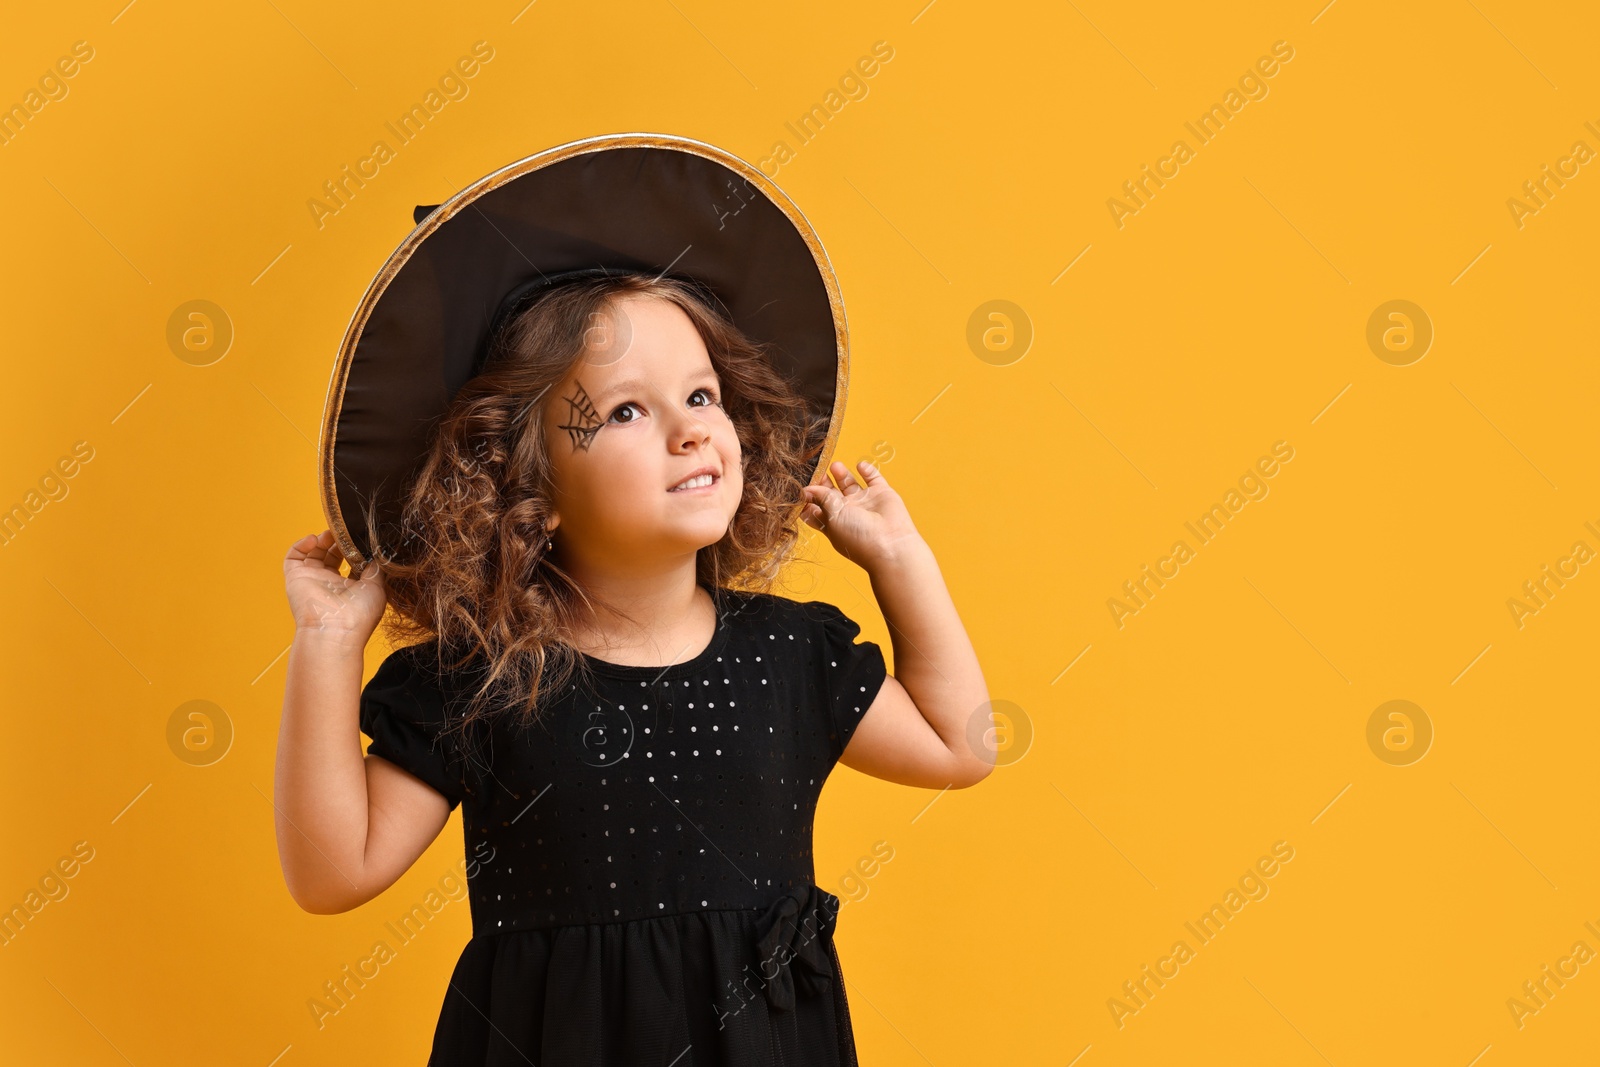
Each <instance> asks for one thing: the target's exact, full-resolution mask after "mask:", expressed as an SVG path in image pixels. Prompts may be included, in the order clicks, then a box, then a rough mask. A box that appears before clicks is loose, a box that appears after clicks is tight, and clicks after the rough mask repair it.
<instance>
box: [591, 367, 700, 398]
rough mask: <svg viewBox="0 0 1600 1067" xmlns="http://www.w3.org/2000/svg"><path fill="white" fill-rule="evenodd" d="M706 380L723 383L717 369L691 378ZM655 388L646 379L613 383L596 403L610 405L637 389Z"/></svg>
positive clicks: (652, 383)
mask: <svg viewBox="0 0 1600 1067" xmlns="http://www.w3.org/2000/svg"><path fill="white" fill-rule="evenodd" d="M706 379H712V380H714V381H721V379H720V378H719V377H718V376H717V370H716V368H715V367H707V368H706V369H705V370H704V371H701V372H699V373H697V374H694V375H692V376H690V378H689V380H690V381H691V382H697V381H704V380H706ZM654 386H655V383H654V382H652V381H647V380H646V379H644V378H627V379H624V380H623V381H620V382H613V383H612V384H611V386H610V388H608V389H606V390H605V391H603V392H602V393H601V394H600V395H599V396H598V397H597V398H595V400H594V403H595V405H596V406H597V407H598V406H599V405H601V404H609V403H610V402H611V401H612V400H613V399H615V398H616V397H617V396H619V395H626V394H627V393H630V392H632V391H633V390H635V389H644V388H653V387H654Z"/></svg>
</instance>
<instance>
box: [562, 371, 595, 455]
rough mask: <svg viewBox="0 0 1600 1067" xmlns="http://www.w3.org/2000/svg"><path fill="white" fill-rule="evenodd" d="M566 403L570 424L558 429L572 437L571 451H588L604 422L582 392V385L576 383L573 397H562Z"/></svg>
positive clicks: (585, 393) (587, 395)
mask: <svg viewBox="0 0 1600 1067" xmlns="http://www.w3.org/2000/svg"><path fill="white" fill-rule="evenodd" d="M563 399H565V400H566V402H567V409H568V412H569V414H568V418H570V419H571V420H572V422H570V423H562V424H561V425H560V427H559V428H560V429H563V430H565V431H567V433H568V434H569V435H571V437H572V450H573V451H574V452H576V451H578V450H579V449H582V450H583V451H585V452H587V451H589V446H590V445H591V444H593V443H594V435H595V434H597V433H599V432H600V427H602V426H604V425H605V420H604V419H602V418H601V417H600V412H599V411H598V410H597V409H596V408H595V406H594V401H592V400H590V399H589V394H588V393H587V392H586V391H585V390H584V388H583V383H582V382H579V383H578V391H577V393H576V394H575V395H573V396H569V397H564V398H563Z"/></svg>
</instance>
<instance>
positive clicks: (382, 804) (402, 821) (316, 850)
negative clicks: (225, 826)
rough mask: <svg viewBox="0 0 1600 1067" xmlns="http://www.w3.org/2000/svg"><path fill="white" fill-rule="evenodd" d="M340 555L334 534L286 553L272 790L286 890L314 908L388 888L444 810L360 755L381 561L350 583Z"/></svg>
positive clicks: (353, 903)
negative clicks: (286, 639) (286, 628)
mask: <svg viewBox="0 0 1600 1067" xmlns="http://www.w3.org/2000/svg"><path fill="white" fill-rule="evenodd" d="M342 562H343V555H342V554H341V553H340V551H339V548H338V545H337V544H336V543H334V539H333V534H332V533H331V532H330V531H324V532H323V533H322V534H321V536H308V537H305V538H302V539H301V540H300V541H299V542H297V543H296V544H295V545H293V546H292V547H291V548H290V549H289V554H288V556H287V557H286V558H285V560H284V573H285V582H286V585H287V589H288V594H289V601H290V608H291V610H292V611H293V613H294V616H295V624H296V625H295V636H294V644H293V645H291V646H290V649H289V665H288V674H289V676H288V681H287V683H286V685H285V687H284V697H283V721H282V724H281V726H280V728H279V732H278V760H277V767H276V772H275V778H274V787H273V792H274V794H275V796H274V799H273V808H274V811H275V818H276V827H277V837H278V859H279V862H280V863H281V864H282V866H283V875H284V881H285V883H286V884H287V885H288V889H289V895H290V896H291V897H293V898H294V901H295V903H297V904H299V905H300V906H301V907H302V908H304V909H305V910H306V911H309V912H313V913H315V914H319V915H327V914H333V913H336V912H342V911H349V910H350V909H351V908H355V907H358V906H360V905H361V904H364V903H366V902H367V901H368V900H371V899H372V898H373V897H375V896H377V895H378V894H379V893H381V892H383V891H384V890H385V889H387V888H388V887H389V886H391V885H393V884H394V882H395V880H396V879H398V878H399V877H400V876H401V875H402V874H404V873H405V872H406V871H407V870H408V869H409V868H410V867H411V865H412V864H413V863H415V862H416V859H417V857H418V856H420V855H421V854H422V853H423V851H424V850H425V849H426V848H427V847H428V845H429V844H430V843H432V841H433V839H434V838H435V837H437V836H438V834H439V831H440V830H441V829H443V828H444V824H445V822H446V821H447V820H448V819H449V817H450V804H449V801H448V800H446V799H445V797H443V796H442V795H441V794H439V793H438V792H436V791H435V790H434V789H433V788H432V787H430V786H428V785H426V784H424V783H423V782H422V781H420V780H419V779H416V778H413V777H412V776H411V775H409V774H407V773H406V772H404V771H402V770H400V769H399V768H398V767H395V766H394V765H393V764H391V763H389V762H388V761H387V760H384V759H380V758H378V757H376V756H370V757H369V756H366V755H365V754H363V752H362V750H361V727H360V721H359V715H360V700H361V674H362V666H363V661H362V650H363V649H364V648H365V647H366V644H367V638H368V637H369V636H370V635H371V633H372V631H373V630H374V629H375V628H376V625H377V621H378V619H380V618H381V617H382V615H383V605H384V600H385V598H384V593H383V582H382V577H381V575H379V574H378V573H377V568H376V567H369V571H368V576H367V577H364V578H361V579H359V580H355V579H350V578H345V577H343V576H342V575H341V574H340V573H339V566H340V564H341V563H342Z"/></svg>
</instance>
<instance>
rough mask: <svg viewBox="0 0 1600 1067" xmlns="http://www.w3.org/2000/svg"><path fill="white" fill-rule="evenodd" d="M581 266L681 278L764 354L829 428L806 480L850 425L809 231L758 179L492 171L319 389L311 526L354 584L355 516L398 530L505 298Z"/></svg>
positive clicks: (671, 170) (412, 252) (432, 233)
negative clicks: (335, 551) (318, 506)
mask: <svg viewBox="0 0 1600 1067" xmlns="http://www.w3.org/2000/svg"><path fill="white" fill-rule="evenodd" d="M424 210H426V209H425V208H419V209H418V214H421V212H422V211H424ZM593 266H608V267H627V268H633V269H638V270H643V271H648V272H651V273H663V272H667V271H670V272H671V273H673V274H678V275H687V276H689V277H692V278H694V279H696V280H698V281H700V282H702V283H703V284H704V285H705V286H707V287H708V288H709V289H710V290H711V291H712V292H713V293H714V294H715V295H716V297H717V298H718V299H719V300H720V301H721V302H722V304H723V305H724V307H725V308H726V309H727V311H728V313H729V314H730V316H731V318H732V320H733V322H734V324H735V325H736V326H738V327H739V329H741V330H742V331H744V333H745V334H746V335H748V336H749V337H751V338H752V339H754V340H756V341H758V342H765V343H768V344H770V345H771V346H772V353H773V360H774V365H775V367H776V369H777V370H778V372H779V373H780V374H782V375H783V376H784V377H786V378H788V379H789V381H790V383H791V384H792V386H793V387H794V388H795V389H796V390H797V391H798V392H799V393H800V395H801V396H802V398H803V399H804V401H805V403H806V404H807V406H808V407H809V408H810V409H811V411H812V412H813V413H814V414H820V415H821V416H824V417H826V419H827V432H826V436H825V439H824V440H823V441H822V442H820V443H821V446H822V447H821V451H820V453H819V457H820V458H819V460H818V463H817V466H816V468H815V469H814V470H813V471H812V472H811V475H810V480H811V481H816V480H817V478H818V477H819V475H820V474H821V472H822V470H823V469H824V468H825V466H826V464H827V462H828V459H829V457H831V455H832V452H833V447H834V444H835V442H836V441H837V439H838V433H839V425H840V423H841V421H842V420H843V417H844V404H845V398H846V392H847V384H848V381H849V335H848V330H847V327H846V323H845V314H844V302H843V300H842V299H841V297H840V295H839V286H838V280H837V279H836V278H835V276H834V273H833V268H832V266H831V265H830V264H829V262H828V257H827V254H826V253H825V252H824V251H823V248H822V242H821V241H820V240H819V239H818V237H817V235H816V232H815V231H814V230H813V229H812V227H811V225H810V223H809V222H807V221H806V219H805V216H804V215H802V214H801V213H800V210H799V209H798V208H797V207H795V205H794V203H793V202H792V201H790V199H789V198H788V197H787V196H786V195H784V193H783V191H782V190H780V189H779V188H778V187H777V186H776V185H775V184H773V182H772V180H771V179H770V178H768V177H767V176H766V175H765V174H763V173H762V172H761V171H760V170H759V169H757V168H755V167H752V166H751V165H749V164H748V163H746V162H744V161H743V160H741V159H739V158H738V157H736V156H734V155H731V154H730V153H728V152H725V151H723V150H722V149H720V148H717V147H715V146H713V145H709V144H706V143H704V142H702V141H696V140H693V139H690V138H686V137H677V136H672V135H668V134H652V133H623V134H607V135H604V136H599V137H590V138H585V139H583V140H580V141H573V142H571V143H569V144H564V145H559V146H557V147H555V148H551V149H548V150H546V151H543V152H539V153H536V154H535V155H532V156H528V157H527V158H525V159H522V160H519V161H517V162H515V163H512V164H510V165H508V166H506V167H502V168H501V169H500V170H497V171H495V172H493V173H492V174H488V175H486V176H484V177H483V178H480V179H479V180H477V181H476V182H474V183H472V184H471V185H469V186H468V187H467V188H465V189H463V190H461V191H460V192H459V193H457V194H456V195H454V196H452V197H451V198H450V199H449V200H447V201H445V202H444V203H443V204H441V205H439V206H438V207H437V208H435V209H433V210H432V211H431V212H429V213H428V214H427V215H426V216H425V217H423V218H422V220H421V222H420V223H419V224H418V225H417V227H416V228H415V229H414V230H412V231H411V233H410V234H408V235H407V236H406V238H405V240H404V241H402V242H401V244H400V246H399V247H398V248H397V249H395V251H394V253H393V254H392V255H390V256H389V258H388V260H387V261H386V262H385V263H384V264H383V267H382V269H380V270H379V272H378V274H377V276H376V277H375V278H374V279H373V280H372V283H371V284H370V285H369V286H368V288H367V291H366V293H365V294H364V295H363V296H362V298H361V302H360V304H359V305H358V306H357V308H356V310H355V313H354V314H353V315H352V316H351V319H350V324H349V326H348V327H347V328H346V330H345V335H344V340H343V342H342V343H341V345H340V347H339V355H338V359H337V362H336V363H335V365H334V369H333V374H332V377H331V378H330V380H329V383H328V394H327V399H326V402H325V404H324V407H323V417H322V433H321V441H320V449H319V451H320V462H319V466H320V471H319V474H320V482H321V492H322V502H323V509H324V511H325V512H326V514H327V519H328V525H329V528H330V529H332V530H333V532H334V535H335V537H337V538H338V541H339V545H340V548H341V549H342V551H343V552H344V555H345V557H346V558H347V559H348V560H350V562H351V564H352V566H353V567H356V568H359V567H360V566H361V565H363V564H364V563H365V561H366V560H368V559H370V558H371V556H372V552H371V546H370V545H369V544H368V543H367V539H366V530H365V527H364V524H363V522H362V518H361V517H362V513H363V511H364V508H365V505H366V502H367V500H369V499H376V502H377V511H378V518H379V523H380V529H384V528H387V527H388V526H389V524H393V523H396V522H397V521H398V518H399V508H400V504H401V492H402V490H403V488H404V486H405V483H406V482H407V481H408V479H409V478H410V476H411V475H412V474H413V473H414V471H415V470H416V468H417V467H418V466H419V465H420V463H421V461H422V459H423V456H424V452H425V450H426V448H427V444H428V433H429V431H430V430H431V428H432V426H433V424H434V422H435V420H436V419H437V418H438V416H439V415H441V414H442V413H443V412H444V411H445V409H446V408H447V407H448V406H449V404H450V401H451V400H452V399H453V398H454V397H455V395H456V393H457V392H458V391H459V390H460V388H461V386H462V385H464V384H466V382H467V381H468V380H469V379H471V378H472V377H473V376H474V375H475V374H476V373H477V372H478V369H479V365H480V361H481V358H482V356H483V354H484V349H485V347H486V342H487V339H488V333H489V329H490V325H491V320H492V318H493V316H494V314H495V312H496V310H497V309H498V307H499V305H500V301H501V298H502V297H503V296H504V295H505V294H507V293H509V292H510V291H511V290H513V289H514V288H516V287H517V286H518V285H520V284H522V283H523V282H525V281H527V280H528V279H530V278H534V277H538V276H540V275H551V274H556V273H560V272H563V271H568V270H575V269H578V268H582V267H593ZM808 444H817V442H808ZM346 516H349V518H350V519H351V520H353V523H347V521H346ZM352 573H354V572H352Z"/></svg>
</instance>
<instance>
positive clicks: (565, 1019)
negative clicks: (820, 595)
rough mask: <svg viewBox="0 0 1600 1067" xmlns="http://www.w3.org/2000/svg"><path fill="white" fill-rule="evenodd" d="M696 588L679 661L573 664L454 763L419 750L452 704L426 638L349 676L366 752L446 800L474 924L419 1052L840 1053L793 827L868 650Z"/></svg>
mask: <svg viewBox="0 0 1600 1067" xmlns="http://www.w3.org/2000/svg"><path fill="white" fill-rule="evenodd" d="M705 588H707V590H708V592H712V593H713V595H714V597H715V599H716V601H717V612H718V620H719V622H718V626H717V629H716V633H715V635H714V636H713V638H712V641H711V644H710V645H709V646H708V647H707V648H706V649H705V651H704V652H702V653H701V654H700V655H698V656H696V657H695V658H693V659H692V660H688V661H686V662H683V663H679V664H675V665H673V666H670V667H665V668H662V667H629V666H621V665H618V664H612V663H607V662H605V661H602V660H598V659H594V658H592V657H589V658H588V662H589V664H590V665H591V666H592V667H593V670H594V682H593V691H592V692H586V691H585V686H584V685H583V684H582V683H581V682H579V683H577V684H576V685H573V686H569V687H568V690H567V691H566V692H565V693H563V694H561V695H560V696H559V697H557V698H555V699H554V703H553V704H552V705H551V706H550V707H549V708H548V709H547V710H546V712H545V714H546V715H547V716H548V717H547V718H546V719H545V723H544V725H543V726H542V727H538V726H536V727H533V728H531V729H526V730H523V729H520V728H518V727H516V726H514V725H506V724H505V722H506V720H502V721H501V722H500V723H497V725H496V726H495V727H494V728H493V729H492V730H491V732H490V734H489V740H490V744H489V745H487V746H479V747H478V748H476V749H475V750H474V752H475V754H474V755H472V756H469V757H463V756H462V755H461V754H460V750H459V748H458V747H457V746H452V745H449V744H436V743H435V734H436V733H437V730H438V727H439V725H440V724H441V723H443V722H444V721H445V717H446V716H447V715H458V714H460V711H459V707H460V705H461V701H462V700H463V699H464V698H462V697H461V696H460V695H459V693H460V690H459V688H458V686H457V683H456V682H453V681H452V679H451V678H450V677H449V676H440V675H439V674H437V673H436V672H435V671H434V670H433V661H434V657H433V655H432V652H433V649H432V648H431V646H429V645H418V646H413V647H411V648H403V649H400V650H398V651H396V652H394V653H392V654H391V655H390V656H389V657H388V658H387V659H386V660H385V661H384V662H383V664H382V665H381V666H380V667H379V669H378V672H377V673H376V674H375V675H374V676H373V678H372V680H371V681H370V682H368V683H367V685H366V687H365V689H364V690H363V692H362V696H361V729H362V731H363V732H364V733H366V734H367V735H368V736H369V737H371V738H372V743H371V744H370V746H369V747H368V749H367V751H368V752H369V753H370V754H372V755H375V756H381V757H382V758H384V759H386V760H389V761H390V762H392V763H394V764H396V765H398V766H400V767H401V768H403V769H405V770H406V771H408V772H410V773H411V774H413V775H415V776H416V777H417V778H420V779H421V780H422V781H424V782H426V783H427V784H429V785H430V786H432V787H433V788H434V789H436V790H438V791H439V792H440V793H442V794H444V796H445V797H446V798H447V799H449V800H450V802H451V806H452V808H454V806H455V805H457V804H460V805H462V818H463V828H464V839H465V844H466V852H467V861H468V865H467V872H468V875H469V877H468V896H469V900H470V902H471V911H472V932H473V936H472V939H471V940H470V941H469V942H468V943H467V945H466V947H465V949H464V950H463V951H462V953H461V957H460V960H459V961H458V963H457V964H456V968H455V973H454V974H453V975H452V976H451V978H450V981H449V984H448V986H447V987H446V989H445V992H444V998H443V1000H444V1003H443V1008H442V1009H441V1011H440V1015H439V1021H438V1025H437V1028H436V1031H435V1035H434V1042H433V1054H432V1058H431V1059H430V1060H429V1063H430V1065H432V1067H454V1065H458V1064H459V1065H465V1064H471V1065H473V1067H528V1065H529V1064H533V1065H536V1067H547V1065H548V1067H624V1065H626V1067H641V1065H650V1067H657V1065H658V1067H757V1065H761V1067H770V1065H773V1064H784V1065H797V1064H805V1065H807V1067H823V1065H840V1067H844V1065H854V1064H855V1062H856V1059H855V1044H854V1039H853V1036H852V1033H851V1029H850V1014H849V1007H848V1005H847V1002H846V998H845V989H844V983H843V978H842V975H841V972H840V970H839V960H838V955H837V953H836V952H835V950H834V947H833V930H834V926H835V919H836V915H837V912H838V907H839V900H838V898H837V897H835V896H834V895H833V894H831V893H829V892H828V891H826V890H824V889H822V888H821V887H819V886H818V885H817V884H816V883H815V880H814V879H815V875H814V872H813V867H812V856H811V822H812V816H813V813H814V811H815V807H816V802H817V797H818V795H819V794H820V792H821V790H822V785H823V782H824V781H825V780H826V779H827V777H828V774H829V773H830V772H831V771H832V769H833V767H834V764H835V763H837V762H838V759H839V756H840V754H841V753H842V752H843V751H844V747H845V744H846V743H847V742H848V740H849V739H850V737H851V735H852V733H853V731H854V729H855V727H856V724H857V723H858V722H859V721H860V719H861V717H862V716H863V715H864V714H865V713H866V711H867V708H868V707H870V706H871V704H872V701H873V699H874V698H875V697H876V696H877V694H878V690H879V688H880V687H881V685H882V684H883V681H884V679H885V677H886V675H887V671H886V667H885V663H884V658H883V654H882V651H881V650H880V649H879V647H878V646H877V645H876V644H874V643H872V642H861V643H857V642H856V641H855V638H856V637H857V635H858V634H859V633H860V628H859V627H858V626H857V625H856V623H855V622H853V621H852V620H851V619H849V618H848V617H847V616H845V615H844V614H843V613H841V612H840V611H839V610H838V609H837V608H835V607H833V606H832V605H829V604H826V603H822V602H819V601H812V602H809V603H804V602H798V601H794V600H790V599H787V598H785V597H781V596H776V595H771V594H763V593H735V592H730V591H726V590H713V589H711V588H710V587H709V586H706V587H705ZM485 753H487V755H485Z"/></svg>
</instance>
